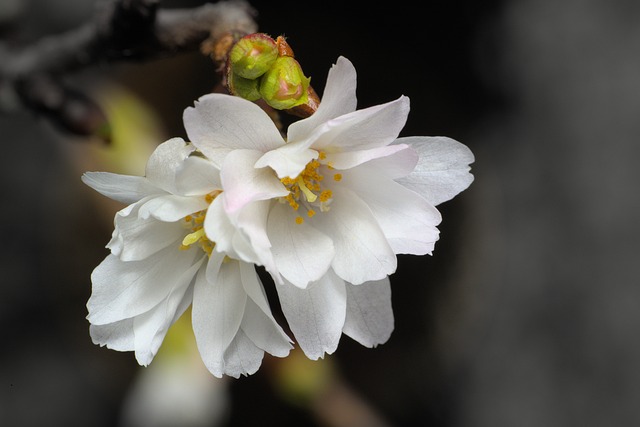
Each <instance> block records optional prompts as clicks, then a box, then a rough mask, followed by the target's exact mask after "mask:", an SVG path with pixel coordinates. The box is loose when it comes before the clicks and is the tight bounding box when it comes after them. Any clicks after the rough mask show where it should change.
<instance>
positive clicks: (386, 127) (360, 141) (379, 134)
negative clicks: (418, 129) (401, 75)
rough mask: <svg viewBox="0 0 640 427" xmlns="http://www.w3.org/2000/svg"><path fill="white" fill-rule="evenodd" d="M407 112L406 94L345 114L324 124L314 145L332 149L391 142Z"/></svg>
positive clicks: (351, 149) (397, 133)
mask: <svg viewBox="0 0 640 427" xmlns="http://www.w3.org/2000/svg"><path fill="white" fill-rule="evenodd" d="M408 115H409V98H407V97H406V96H401V97H400V98H398V99H396V100H395V101H391V102H387V103H386V104H381V105H376V106H373V107H369V108H365V109H363V110H357V111H354V112H353V113H349V114H345V115H343V116H340V117H338V118H336V119H333V120H330V121H328V122H326V123H325V124H324V125H322V134H321V135H319V136H317V139H316V140H315V142H314V143H313V146H312V148H314V149H316V150H320V149H323V150H325V151H326V152H327V153H330V152H339V151H346V150H350V151H355V150H367V149H371V148H376V147H382V146H385V145H388V144H390V143H391V142H393V141H394V140H395V139H396V138H397V137H398V135H399V134H400V131H401V130H402V128H403V127H404V124H405V123H406V121H407V116H408ZM320 129H321V128H318V129H316V130H315V131H314V133H315V132H318V131H320Z"/></svg>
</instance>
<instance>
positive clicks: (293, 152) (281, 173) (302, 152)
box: [255, 140, 318, 178]
mask: <svg viewBox="0 0 640 427" xmlns="http://www.w3.org/2000/svg"><path fill="white" fill-rule="evenodd" d="M311 142H312V141H304V140H303V141H301V142H290V143H288V144H286V145H283V146H282V147H279V148H277V149H275V150H271V151H268V152H266V153H265V154H264V155H263V156H262V157H260V158H259V159H258V160H257V161H256V163H255V167H256V168H263V167H267V166H268V167H270V168H271V169H273V170H274V171H275V172H276V175H277V176H278V178H284V177H287V176H288V177H292V178H295V177H296V176H298V174H300V172H302V171H303V170H304V168H305V166H307V163H309V162H310V161H311V160H312V159H316V158H318V152H317V151H315V150H311V149H309V148H307V147H308V146H309V145H310V144H311Z"/></svg>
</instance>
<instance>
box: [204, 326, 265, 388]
mask: <svg viewBox="0 0 640 427" xmlns="http://www.w3.org/2000/svg"><path fill="white" fill-rule="evenodd" d="M263 357H264V350H262V349H260V348H258V346H256V344H255V343H254V342H253V341H252V340H251V339H249V338H248V337H247V335H246V334H245V333H244V331H243V330H242V329H240V330H239V331H238V333H237V334H236V336H235V337H234V338H233V341H231V343H230V344H229V346H228V347H227V350H226V351H225V352H224V356H223V361H224V363H223V367H222V370H221V371H220V372H219V373H220V375H216V373H215V372H213V374H214V375H216V376H217V377H220V376H222V375H229V376H230V377H234V378H240V375H244V376H247V375H251V374H255V373H256V372H257V371H258V368H260V365H261V364H262V358H263Z"/></svg>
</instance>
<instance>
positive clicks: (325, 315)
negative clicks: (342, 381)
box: [276, 270, 347, 360]
mask: <svg viewBox="0 0 640 427" xmlns="http://www.w3.org/2000/svg"><path fill="white" fill-rule="evenodd" d="M276 289H277V290H278V297H279V299H280V304H281V305H282V311H283V313H284V315H285V317H286V318H287V322H288V323H289V327H290V328H291V331H292V332H293V334H294V335H295V337H296V340H297V341H298V344H300V348H301V349H302V351H304V354H306V355H307V357H308V358H309V359H312V360H317V359H319V358H322V357H324V354H325V353H327V354H331V353H333V352H334V351H335V350H336V348H338V342H339V341H340V336H341V335H342V328H343V326H344V321H345V316H346V309H347V301H346V300H347V294H346V290H345V283H344V281H343V280H342V279H340V278H339V277H338V276H336V275H335V274H334V273H333V272H332V271H331V270H329V271H328V272H327V274H326V275H324V276H323V277H322V278H321V279H320V280H319V281H317V282H315V283H312V284H310V285H309V287H307V288H306V289H300V288H298V287H297V286H294V285H293V284H291V283H286V282H285V284H284V285H278V286H276Z"/></svg>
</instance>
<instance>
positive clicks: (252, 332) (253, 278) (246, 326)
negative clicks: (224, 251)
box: [240, 262, 292, 357]
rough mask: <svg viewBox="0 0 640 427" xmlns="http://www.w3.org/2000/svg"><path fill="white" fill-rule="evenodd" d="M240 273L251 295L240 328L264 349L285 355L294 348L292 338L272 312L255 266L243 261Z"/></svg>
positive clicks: (246, 289) (274, 353) (244, 285)
mask: <svg viewBox="0 0 640 427" xmlns="http://www.w3.org/2000/svg"><path fill="white" fill-rule="evenodd" d="M240 275H241V277H242V285H243V287H244V290H245V292H247V295H248V296H249V298H247V305H246V306H245V312H244V319H243V320H242V325H241V326H240V328H241V329H242V330H243V331H244V332H245V334H246V335H247V337H249V338H250V339H251V341H252V342H253V343H255V345H256V346H258V347H259V348H261V349H262V350H265V351H266V352H268V353H270V354H272V355H274V356H277V357H285V356H286V355H288V354H289V351H290V350H291V349H292V346H291V340H290V339H289V337H288V336H287V334H285V332H284V331H283V330H282V328H281V327H280V325H278V323H277V322H276V319H274V317H273V315H272V314H271V310H270V308H269V303H268V301H267V296H266V294H265V292H264V288H263V287H262V283H260V279H259V278H258V274H257V273H256V270H255V267H254V266H253V265H251V264H248V263H244V262H241V263H240Z"/></svg>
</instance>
